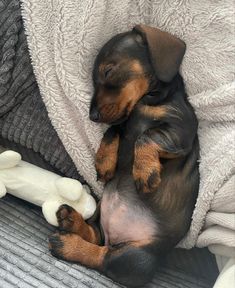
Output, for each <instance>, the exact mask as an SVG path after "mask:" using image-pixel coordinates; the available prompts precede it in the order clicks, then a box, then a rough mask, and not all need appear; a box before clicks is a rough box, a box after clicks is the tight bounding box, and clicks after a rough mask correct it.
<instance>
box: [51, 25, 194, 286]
mask: <svg viewBox="0 0 235 288" xmlns="http://www.w3.org/2000/svg"><path fill="white" fill-rule="evenodd" d="M184 53H185V44H184V42H182V41H181V40H179V39H178V38H176V37H174V36H172V35H170V34H168V33H166V32H162V31H160V30H159V29H157V28H152V27H148V26H145V25H138V26H136V27H135V28H134V29H133V30H132V31H130V32H126V33H122V34H118V35H116V36H115V37H113V38H112V39H111V40H110V41H108V42H107V43H106V44H105V45H104V46H103V48H102V49H101V51H100V53H99V54H98V56H97V58H96V61H95V65H94V71H93V79H94V87H95V93H94V96H93V98H92V101H91V107H90V119H91V120H92V121H95V122H102V123H107V124H109V125H110V128H109V129H108V130H107V131H106V133H105V135H104V137H103V140H102V142H101V145H100V148H99V150H98V152H97V155H96V169H97V175H98V177H99V179H100V180H101V181H103V182H105V183H106V185H105V190H104V194H103V198H102V200H101V202H100V205H99V209H98V210H97V213H96V215H95V217H94V218H93V219H91V220H90V221H89V222H88V223H86V222H85V221H84V220H83V219H82V217H81V215H79V214H78V213H77V212H76V211H74V210H73V209H72V208H71V207H69V206H66V205H63V206H61V207H60V209H59V211H58V212H57V217H58V221H59V227H60V230H61V231H62V232H60V233H57V234H54V235H52V236H51V237H50V249H51V253H52V254H53V255H55V256H56V257H59V258H62V259H65V260H69V261H74V262H79V263H81V264H84V265H86V266H88V267H91V268H94V269H97V270H99V271H101V272H102V273H104V274H106V275H107V276H109V277H110V278H112V279H113V280H115V281H117V282H119V283H121V284H124V285H128V286H133V287H137V286H143V285H144V284H145V283H147V282H149V281H150V280H151V278H152V277H153V275H154V272H155V270H156V266H157V264H158V263H159V260H160V259H161V257H162V256H163V255H165V254H166V253H167V252H168V251H169V250H171V249H172V248H173V247H174V246H175V245H176V244H177V243H178V242H179V241H180V240H181V239H182V238H183V237H184V235H185V234H186V232H187V231H188V229H189V226H190V222H191V216H192V212H193V209H194V205H195V201H196V198H197V194H198V187H199V172H198V163H197V160H198V157H199V145H198V138H197V119H196V117H195V114H194V111H193V109H192V107H191V105H190V104H189V102H188V100H187V95H186V93H185V88H184V83H183V80H182V78H181V76H180V75H179V72H178V70H179V66H180V64H181V61H182V59H183V56H184Z"/></svg>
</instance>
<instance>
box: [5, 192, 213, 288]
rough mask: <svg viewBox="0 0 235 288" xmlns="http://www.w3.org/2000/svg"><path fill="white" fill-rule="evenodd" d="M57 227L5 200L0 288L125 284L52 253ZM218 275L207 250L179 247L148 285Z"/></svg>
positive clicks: (192, 286)
mask: <svg viewBox="0 0 235 288" xmlns="http://www.w3.org/2000/svg"><path fill="white" fill-rule="evenodd" d="M54 231H55V229H54V228H53V227H52V226H50V225H49V224H47V223H46V221H45V220H44V218H43V217H42V214H41V211H40V209H39V208H38V207H35V206H33V205H29V204H28V203H26V202H24V201H22V200H19V199H16V198H14V197H11V196H7V197H5V198H3V199H1V200H0V288H7V287H11V288H16V287H21V288H29V287H31V288H32V287H39V288H55V287H58V288H75V287H78V288H83V287H90V288H101V287H112V288H116V287H120V286H119V285H116V284H114V283H113V282H112V281H111V280H109V279H108V278H106V277H104V276H103V275H100V274H99V273H97V272H96V271H93V270H90V269H87V268H85V267H83V266H80V265H77V264H71V263H67V262H64V261H61V260H57V259H56V258H54V257H52V256H51V255H50V253H49V251H48V246H47V245H48V244H47V238H48V236H49V235H50V234H52V233H53V232H54ZM217 274H218V271H217V268H216V264H215V259H214V257H213V256H212V255H211V254H209V252H208V250H206V249H193V250H191V251H186V250H182V249H175V250H174V251H173V252H172V253H171V254H170V255H169V256H168V258H167V260H166V263H164V265H162V267H160V268H159V269H158V270H157V269H156V276H155V278H154V280H153V281H152V283H150V284H149V285H147V286H146V288H153V287H158V288H209V287H212V285H213V283H214V281H215V278H216V276H217Z"/></svg>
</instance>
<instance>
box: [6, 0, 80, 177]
mask: <svg viewBox="0 0 235 288" xmlns="http://www.w3.org/2000/svg"><path fill="white" fill-rule="evenodd" d="M0 135H1V136H2V138H3V139H7V140H9V141H11V142H13V143H15V144H21V145H22V146H23V147H27V148H30V149H32V151H34V152H38V153H39V154H40V155H41V156H42V157H43V158H44V159H45V160H46V161H48V162H49V163H50V164H51V166H53V167H55V168H56V169H57V170H59V171H60V172H61V173H63V174H65V175H66V176H68V177H72V178H76V179H79V180H82V179H81V177H80V176H79V174H78V172H77V170H76V168H75V165H74V164H73V162H72V160H71V158H70V156H69V155H68V154H67V152H66V151H65V149H64V147H63V145H62V143H61V141H60V139H59V137H58V136H57V133H56V131H55V130H54V128H53V127H52V125H51V122H50V120H49V117H48V114H47V111H46V108H45V105H44V103H43V101H42V99H41V96H40V93H39V88H38V86H37V83H36V80H35V77H34V74H33V70H32V65H31V62H30V57H29V52H28V46H27V42H26V36H25V33H24V29H23V23H22V18H21V11H20V3H19V0H0ZM0 145H3V141H1V139H0ZM19 149H20V148H19V147H18V145H15V146H14V150H19ZM23 156H25V155H23Z"/></svg>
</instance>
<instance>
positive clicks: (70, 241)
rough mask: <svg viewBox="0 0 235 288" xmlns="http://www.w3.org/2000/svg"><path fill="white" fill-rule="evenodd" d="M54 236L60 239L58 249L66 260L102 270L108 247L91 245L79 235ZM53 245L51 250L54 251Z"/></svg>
mask: <svg viewBox="0 0 235 288" xmlns="http://www.w3.org/2000/svg"><path fill="white" fill-rule="evenodd" d="M54 236H56V237H58V238H59V241H60V243H61V246H59V247H58V248H56V249H57V253H58V254H59V255H60V257H62V258H63V259H64V260H67V261H72V262H79V263H81V264H83V265H85V266H88V267H90V268H95V269H101V268H102V264H103V262H104V257H105V255H106V253H107V252H108V247H106V246H98V245H95V244H92V243H89V242H87V241H85V240H84V239H82V238H81V237H80V236H79V235H77V234H65V235H61V234H56V235H54ZM52 245H53V244H52V243H51V244H50V246H49V247H50V249H53V246H52Z"/></svg>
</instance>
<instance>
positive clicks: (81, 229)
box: [56, 205, 101, 244]
mask: <svg viewBox="0 0 235 288" xmlns="http://www.w3.org/2000/svg"><path fill="white" fill-rule="evenodd" d="M99 209H100V208H99V205H98V206H97V210H96V212H95V214H96V215H95V216H94V217H92V218H91V219H90V221H89V224H88V223H86V222H85V220H84V219H83V218H82V215H81V214H80V213H78V212H77V211H76V210H74V209H73V208H72V207H70V206H68V205H61V206H60V207H59V209H58V211H57V213H56V216H57V220H58V223H59V230H60V231H62V232H68V233H74V234H78V235H79V236H80V237H82V238H83V239H84V240H86V241H88V242H90V243H94V244H100V243H101V233H100V229H99V227H98V224H97V223H98V221H97V219H95V218H97V217H98V218H99V215H97V214H99ZM95 220H96V221H95Z"/></svg>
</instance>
